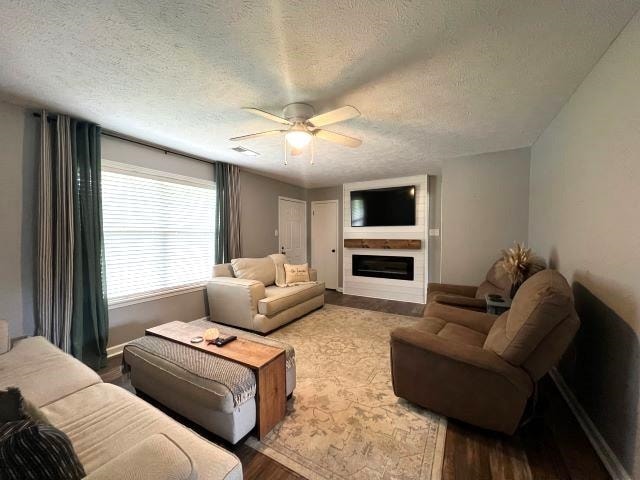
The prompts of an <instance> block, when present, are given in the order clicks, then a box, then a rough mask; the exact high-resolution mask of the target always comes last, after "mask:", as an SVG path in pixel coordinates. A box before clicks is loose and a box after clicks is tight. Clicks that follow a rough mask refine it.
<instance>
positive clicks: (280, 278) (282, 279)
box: [269, 253, 287, 287]
mask: <svg viewBox="0 0 640 480" xmlns="http://www.w3.org/2000/svg"><path fill="white" fill-rule="evenodd" d="M269 257H270V258H271V259H272V260H273V263H274V264H275V267H276V280H275V282H276V286H277V287H286V286H287V277H286V274H285V271H284V264H285V263H287V256H286V255H285V254H283V253H273V254H271V255H269Z"/></svg>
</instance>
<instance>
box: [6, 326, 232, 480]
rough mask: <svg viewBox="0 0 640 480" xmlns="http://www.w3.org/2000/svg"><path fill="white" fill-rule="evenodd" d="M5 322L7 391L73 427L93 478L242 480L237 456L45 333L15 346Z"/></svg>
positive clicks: (64, 428)
mask: <svg viewBox="0 0 640 480" xmlns="http://www.w3.org/2000/svg"><path fill="white" fill-rule="evenodd" d="M6 332H7V326H6V322H2V321H0V389H4V388H7V387H18V388H20V390H21V391H22V394H23V395H24V397H25V398H27V399H28V400H30V401H31V402H32V403H34V404H35V405H37V406H39V407H40V408H41V410H42V412H43V413H44V415H45V416H46V417H47V419H48V421H49V422H51V424H52V425H54V426H55V427H57V428H59V429H60V430H62V431H63V432H65V433H66V434H67V435H68V436H69V438H70V439H71V442H72V443H73V446H74V449H75V451H76V453H77V454H78V457H79V459H80V461H81V462H82V465H83V466H84V469H85V471H86V472H87V477H86V478H87V479H90V480H102V479H113V478H118V479H131V480H133V479H135V480H145V479H149V480H151V479H154V480H158V479H169V478H170V479H172V480H178V479H184V480H187V479H196V478H197V479H200V480H202V479H229V480H236V479H237V480H240V479H241V478H242V466H241V464H240V461H239V460H238V458H237V457H236V456H234V455H233V454H231V453H229V452H227V451H226V450H224V449H222V448H220V447H218V446H217V445H214V444H213V443H210V442H209V441H207V440H205V439H204V438H202V437H200V436H199V435H197V434H196V433H194V432H193V431H191V430H189V429H188V428H186V427H184V426H182V425H181V424H179V423H178V422H176V421H174V420H173V419H171V418H170V417H168V416H167V415H165V414H164V413H162V412H160V411H159V410H157V409H156V408H154V407H152V406H151V405H149V404H148V403H146V402H145V401H143V400H141V399H139V398H137V397H136V396H135V395H133V394H131V393H129V392H128V391H126V390H124V389H122V388H120V387H117V386H115V385H111V384H108V383H102V380H101V379H100V377H99V376H98V375H97V374H96V373H95V372H94V371H93V370H91V369H90V368H88V367H87V366H85V365H84V364H82V363H81V362H79V361H78V360H76V359H74V358H72V357H71V356H70V355H67V354H65V353H63V352H62V351H61V350H59V349H58V348H56V347H54V346H53V345H52V344H51V343H49V342H48V341H47V340H45V339H44V338H43V337H29V338H25V339H22V340H18V341H16V342H15V343H14V345H13V346H12V347H11V348H10V349H9V342H8V341H7V333H6Z"/></svg>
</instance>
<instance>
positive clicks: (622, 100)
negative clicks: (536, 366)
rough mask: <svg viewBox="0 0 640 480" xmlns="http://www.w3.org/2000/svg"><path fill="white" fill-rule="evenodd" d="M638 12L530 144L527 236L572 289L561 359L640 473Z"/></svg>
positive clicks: (595, 417) (581, 396) (627, 463)
mask: <svg viewBox="0 0 640 480" xmlns="http://www.w3.org/2000/svg"><path fill="white" fill-rule="evenodd" d="M639 54H640V16H639V15H636V16H635V18H634V19H633V20H632V21H631V22H630V23H629V25H628V26H627V27H626V29H625V30H624V31H623V32H622V33H621V34H620V36H619V37H618V39H617V40H616V41H615V42H614V43H613V44H612V45H611V47H610V49H609V50H608V51H607V53H606V54H605V55H604V56H603V58H602V59H601V60H600V62H599V63H598V64H597V65H596V66H595V68H594V69H593V71H592V72H591V73H590V74H589V75H588V76H587V78H586V79H585V81H584V82H583V83H582V85H581V86H580V87H579V88H578V90H577V91H576V92H575V93H574V95H573V96H572V98H571V99H570V100H569V102H568V103H567V104H566V105H565V106H564V108H563V109H562V111H561V112H560V113H559V114H558V116H557V117H556V118H555V120H554V121H553V122H552V123H551V124H550V125H549V126H548V128H547V129H546V131H545V132H544V133H543V134H542V135H541V136H540V138H539V139H538V141H537V142H536V143H535V144H534V146H533V148H532V158H531V204H530V227H529V230H530V237H529V238H530V242H531V244H532V246H533V247H534V248H535V249H536V250H537V251H539V252H540V253H542V254H544V255H546V256H547V257H548V258H549V259H550V260H551V262H552V265H553V266H555V267H556V268H558V269H559V270H560V272H562V273H563V274H564V275H565V276H566V277H567V279H568V280H569V282H570V283H571V284H572V285H573V288H574V294H575V298H576V306H577V309H578V313H579V315H580V318H581V320H582V327H581V330H580V332H579V333H578V338H577V342H576V353H575V356H573V357H572V358H571V359H570V360H572V361H571V362H568V364H565V365H563V369H562V371H563V374H564V376H565V378H566V379H567V382H568V383H569V385H570V387H571V388H572V390H573V392H574V394H575V395H576V397H577V398H578V400H579V401H580V402H581V404H582V406H583V407H584V408H585V410H586V411H587V413H588V414H589V416H590V417H591V420H592V421H593V422H594V423H595V424H596V426H597V428H598V429H599V430H600V433H601V434H602V435H603V436H604V438H605V439H606V441H607V442H608V443H609V446H610V447H611V448H612V449H613V451H614V452H615V453H616V455H617V456H618V458H619V459H620V461H621V462H622V464H623V465H624V467H625V468H626V469H627V471H628V472H629V473H630V474H631V475H632V476H633V478H640V431H639V430H640V413H639V411H640V401H639V399H640V395H639V393H638V392H639V389H640V388H639V380H640V368H639V367H640V362H639V357H640V348H639V345H638V332H640V222H639V219H640V62H639V61H638V59H639Z"/></svg>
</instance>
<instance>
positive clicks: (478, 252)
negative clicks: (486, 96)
mask: <svg viewBox="0 0 640 480" xmlns="http://www.w3.org/2000/svg"><path fill="white" fill-rule="evenodd" d="M529 156H530V150H529V148H522V149H518V150H508V151H504V152H496V153H486V154H482V155H472V156H468V157H460V158H451V159H447V160H444V161H443V162H442V229H441V234H442V281H443V282H445V283H456V284H469V285H477V284H479V283H480V281H481V280H482V279H483V278H484V276H485V275H486V273H487V270H488V269H489V267H490V266H491V264H492V263H493V262H494V261H495V260H496V259H497V258H498V257H499V256H500V250H502V249H503V248H506V247H510V246H511V245H512V244H513V242H514V241H518V242H524V241H526V240H527V233H528V232H527V230H528V218H529Z"/></svg>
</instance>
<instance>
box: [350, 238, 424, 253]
mask: <svg viewBox="0 0 640 480" xmlns="http://www.w3.org/2000/svg"><path fill="white" fill-rule="evenodd" d="M344 248H374V249H380V250H420V249H422V240H420V239H395V238H393V239H392V238H345V239H344Z"/></svg>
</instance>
